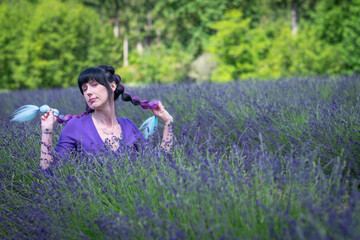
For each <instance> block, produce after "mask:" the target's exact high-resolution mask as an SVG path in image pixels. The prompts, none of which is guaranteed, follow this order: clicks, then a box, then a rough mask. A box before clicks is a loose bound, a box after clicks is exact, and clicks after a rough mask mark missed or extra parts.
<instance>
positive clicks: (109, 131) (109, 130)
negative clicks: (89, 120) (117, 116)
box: [95, 120, 116, 135]
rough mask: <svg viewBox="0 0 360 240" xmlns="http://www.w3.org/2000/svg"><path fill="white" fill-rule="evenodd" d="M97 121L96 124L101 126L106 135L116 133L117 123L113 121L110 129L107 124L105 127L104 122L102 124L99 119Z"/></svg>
mask: <svg viewBox="0 0 360 240" xmlns="http://www.w3.org/2000/svg"><path fill="white" fill-rule="evenodd" d="M95 121H96V123H97V124H96V125H98V126H99V128H100V130H101V132H102V133H104V134H105V135H114V132H115V131H114V128H115V126H116V124H113V122H112V123H111V128H110V129H108V128H107V127H106V126H105V127H103V126H102V124H100V122H98V121H97V120H95Z"/></svg>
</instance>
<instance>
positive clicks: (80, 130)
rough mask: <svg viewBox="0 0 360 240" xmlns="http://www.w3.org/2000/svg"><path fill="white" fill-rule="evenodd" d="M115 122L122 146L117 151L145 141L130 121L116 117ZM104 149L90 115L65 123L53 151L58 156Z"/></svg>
mask: <svg viewBox="0 0 360 240" xmlns="http://www.w3.org/2000/svg"><path fill="white" fill-rule="evenodd" d="M117 120H118V122H119V124H120V126H121V130H122V140H121V141H122V142H121V143H122V144H120V146H119V149H120V148H123V147H124V146H129V147H132V146H134V145H135V144H136V143H138V142H141V141H145V139H144V137H143V135H142V133H141V132H140V130H139V129H138V127H137V126H136V125H135V124H134V123H133V122H132V121H131V120H130V119H128V118H118V117H117ZM119 137H120V136H119ZM106 149H107V148H106V145H105V143H104V141H103V140H102V139H101V137H100V135H99V133H98V131H97V130H96V127H95V125H94V122H93V120H92V117H91V115H87V116H84V117H81V118H74V119H72V120H70V121H69V122H67V123H66V125H65V127H64V129H63V130H62V132H61V135H60V137H59V141H58V143H57V145H56V147H55V151H56V152H57V153H59V154H60V155H64V154H67V153H70V152H73V151H75V152H78V153H81V152H83V153H84V152H87V153H92V154H98V153H100V152H102V151H104V150H106ZM119 149H118V150H119Z"/></svg>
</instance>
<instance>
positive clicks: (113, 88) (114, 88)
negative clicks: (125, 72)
mask: <svg viewBox="0 0 360 240" xmlns="http://www.w3.org/2000/svg"><path fill="white" fill-rule="evenodd" d="M110 88H111V90H112V91H113V92H115V90H116V82H115V81H114V82H111V83H110Z"/></svg>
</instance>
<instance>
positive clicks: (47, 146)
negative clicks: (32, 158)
mask: <svg viewBox="0 0 360 240" xmlns="http://www.w3.org/2000/svg"><path fill="white" fill-rule="evenodd" d="M55 122H56V117H55V116H54V115H53V111H52V109H51V110H50V111H48V112H47V113H45V114H44V115H43V116H42V117H41V149H40V151H41V157H40V166H41V167H42V168H43V169H46V168H48V167H49V165H50V163H51V162H52V161H53V157H52V155H51V153H50V152H51V151H50V150H51V149H52V140H53V129H54V124H55Z"/></svg>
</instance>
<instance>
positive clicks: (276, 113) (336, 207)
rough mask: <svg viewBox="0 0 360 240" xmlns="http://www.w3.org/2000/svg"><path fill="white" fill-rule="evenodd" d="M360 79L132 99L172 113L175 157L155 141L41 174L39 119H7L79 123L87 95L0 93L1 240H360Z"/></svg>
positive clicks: (130, 111)
mask: <svg viewBox="0 0 360 240" xmlns="http://www.w3.org/2000/svg"><path fill="white" fill-rule="evenodd" d="M359 80H360V79H359V76H351V77H349V76H343V77H338V78H328V77H323V78H319V77H312V78H306V79H304V78H302V79H288V80H281V81H280V80H278V81H269V82H263V81H257V80H249V81H244V82H233V83H227V84H213V83H204V84H201V85H197V84H193V85H191V84H176V85H150V86H146V87H138V88H133V89H131V90H130V91H131V92H132V93H133V94H136V95H139V96H144V98H146V99H149V100H152V99H161V100H162V102H163V104H164V105H165V106H166V108H167V109H168V111H169V112H171V114H172V115H173V116H174V119H175V122H176V125H175V126H176V127H175V138H176V141H175V144H174V148H173V153H172V155H171V156H169V155H166V154H164V153H162V152H161V151H159V149H158V148H157V143H158V142H159V139H160V136H159V134H155V135H153V136H152V137H151V138H150V140H149V142H148V144H147V145H144V146H142V148H141V150H140V151H139V152H138V153H136V154H134V153H132V152H129V151H128V150H126V148H125V149H124V150H123V151H119V152H117V153H115V154H105V153H104V154H101V155H97V156H93V155H86V154H83V155H78V156H69V157H68V158H66V159H58V158H56V157H55V159H54V160H55V163H54V164H53V165H52V166H51V167H50V168H49V169H48V170H46V171H44V170H42V169H41V168H40V167H39V156H40V153H39V151H40V141H41V136H40V123H39V122H40V121H39V120H38V119H36V120H32V121H31V122H28V123H23V124H19V123H14V122H9V120H10V117H9V116H10V114H11V112H12V111H13V110H15V109H16V108H18V107H19V106H22V105H24V104H36V105H42V104H44V103H46V104H49V105H50V106H53V107H56V108H58V109H59V110H60V112H61V113H65V114H67V113H70V114H78V113H81V112H83V111H84V107H85V104H84V102H83V100H82V97H81V95H80V94H79V93H78V90H77V89H53V90H36V91H18V92H11V93H2V94H0V95H1V96H0V97H1V99H2V101H3V103H4V105H3V107H2V108H1V109H0V127H1V132H0V164H1V168H0V181H1V184H0V188H1V190H0V193H1V198H0V206H1V207H0V220H1V221H0V222H1V223H0V224H1V225H0V236H1V237H2V238H4V239H117V238H125V239H313V238H317V239H357V238H358V237H359V236H360V230H359V229H360V228H359V226H360V217H359V215H358V212H360V194H359V177H360V175H359V174H360V160H359V159H360V146H359V144H360V120H359V119H360V111H359V106H360V91H359V89H360V81H359ZM117 114H118V115H119V116H126V117H129V118H130V119H132V120H133V121H134V122H135V123H137V125H138V126H139V125H140V124H141V122H142V121H143V120H144V119H146V118H147V117H149V116H150V115H151V113H150V112H147V111H143V110H140V109H134V108H133V107H128V106H127V103H125V102H118V103H117ZM159 127H160V128H161V126H159ZM61 129H62V126H61V125H58V126H57V128H56V129H55V132H56V134H55V138H57V137H58V136H59V134H60V132H61ZM160 130H161V129H160ZM159 132H161V131H159ZM54 142H56V139H55V141H54Z"/></svg>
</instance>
